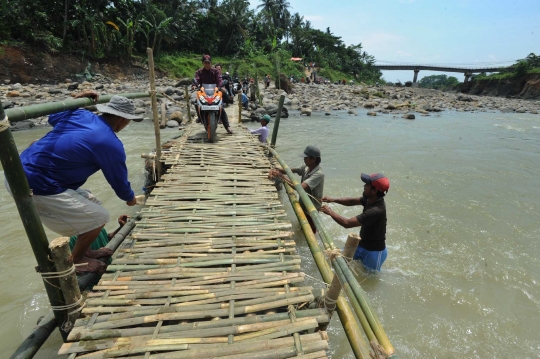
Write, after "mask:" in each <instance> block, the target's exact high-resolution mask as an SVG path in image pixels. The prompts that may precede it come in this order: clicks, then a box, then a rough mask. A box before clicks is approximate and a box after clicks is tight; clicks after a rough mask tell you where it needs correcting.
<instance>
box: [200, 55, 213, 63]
mask: <svg viewBox="0 0 540 359" xmlns="http://www.w3.org/2000/svg"><path fill="white" fill-rule="evenodd" d="M202 62H212V58H211V57H210V55H203V57H202Z"/></svg>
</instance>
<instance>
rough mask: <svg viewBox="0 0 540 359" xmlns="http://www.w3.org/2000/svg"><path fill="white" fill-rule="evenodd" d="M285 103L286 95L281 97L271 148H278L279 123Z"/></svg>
mask: <svg viewBox="0 0 540 359" xmlns="http://www.w3.org/2000/svg"><path fill="white" fill-rule="evenodd" d="M284 103H285V95H281V97H280V98H279V104H278V110H277V114H276V121H275V123H274V129H273V130H272V141H271V142H270V146H271V147H272V148H274V147H276V141H277V134H278V130H279V121H280V120H281V111H282V110H283V104H284Z"/></svg>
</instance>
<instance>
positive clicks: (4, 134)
mask: <svg viewBox="0 0 540 359" xmlns="http://www.w3.org/2000/svg"><path fill="white" fill-rule="evenodd" d="M9 126H10V123H9V120H8V118H7V116H5V114H4V108H3V107H2V104H1V102H0V160H1V162H2V167H3V169H4V175H5V177H6V179H7V182H8V184H9V187H10V189H11V193H12V194H13V199H14V200H15V204H16V205H17V210H18V211H19V215H20V216H21V220H22V223H23V226H24V229H25V231H26V234H27V236H28V239H29V241H30V245H31V247H32V251H33V252H34V256H35V257H36V261H37V263H38V266H37V267H36V271H37V272H38V273H50V272H56V268H55V267H54V263H53V262H51V261H50V260H49V258H50V256H51V252H50V250H49V242H48V240H47V236H46V235H45V230H44V229H43V225H42V223H41V219H40V218H39V214H38V212H37V209H36V206H35V204H34V201H33V200H32V193H31V192H30V187H29V186H28V180H27V179H26V175H25V173H24V169H23V167H22V163H21V159H20V157H19V152H18V150H17V146H16V145H15V140H14V139H13V135H12V134H11V130H10V128H9ZM43 284H44V285H45V289H46V291H47V295H48V297H49V301H50V303H51V306H61V305H63V304H64V298H63V297H62V293H61V292H59V291H58V290H57V288H58V287H59V286H60V284H59V281H58V278H50V279H49V280H45V279H43ZM66 313H67V312H66V311H65V310H64V311H59V310H58V311H54V316H55V319H56V322H57V323H63V322H64V320H65V319H66ZM60 333H61V334H62V338H63V339H64V340H66V338H67V333H65V332H63V331H60Z"/></svg>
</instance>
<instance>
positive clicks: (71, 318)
mask: <svg viewBox="0 0 540 359" xmlns="http://www.w3.org/2000/svg"><path fill="white" fill-rule="evenodd" d="M49 248H50V250H51V259H52V260H53V261H54V264H55V266H56V271H57V272H68V271H70V270H72V272H71V274H67V275H65V276H63V277H61V278H60V279H59V280H60V288H61V289H62V294H63V296H64V301H65V305H71V306H73V307H72V308H70V309H69V310H68V316H67V318H66V319H67V320H66V322H65V323H62V326H61V329H62V330H64V331H66V332H69V331H71V328H73V323H75V321H76V320H77V318H78V317H79V312H80V310H81V308H82V302H81V299H82V297H81V291H80V290H79V284H78V283H77V275H76V274H75V267H74V266H73V257H72V256H71V251H70V249H69V237H59V238H56V239H53V240H52V241H51V243H50V244H49ZM76 303H78V304H76Z"/></svg>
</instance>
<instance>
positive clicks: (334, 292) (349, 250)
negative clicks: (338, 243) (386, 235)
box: [324, 233, 360, 316]
mask: <svg viewBox="0 0 540 359" xmlns="http://www.w3.org/2000/svg"><path fill="white" fill-rule="evenodd" d="M358 242H360V237H359V236H358V235H356V234H352V233H351V234H349V236H348V237H347V242H346V243H345V248H344V249H343V256H344V257H345V258H347V259H348V260H352V258H353V256H354V252H355V251H356V248H357V247H358ZM340 292H341V282H340V280H339V277H338V276H337V275H335V276H334V278H333V279H332V284H331V285H330V288H328V292H327V293H326V296H325V297H324V306H325V308H326V309H327V310H328V314H330V316H332V313H333V312H334V310H335V309H336V302H337V299H338V297H339V293H340Z"/></svg>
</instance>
